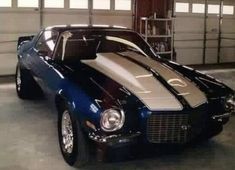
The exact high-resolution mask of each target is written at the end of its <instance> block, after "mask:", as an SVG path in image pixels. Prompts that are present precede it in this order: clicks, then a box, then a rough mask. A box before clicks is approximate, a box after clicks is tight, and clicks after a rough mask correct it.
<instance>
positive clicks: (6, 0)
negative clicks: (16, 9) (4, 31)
mask: <svg viewBox="0 0 235 170" xmlns="http://www.w3.org/2000/svg"><path fill="white" fill-rule="evenodd" d="M11 5H12V4H11V0H1V1H0V7H11Z"/></svg>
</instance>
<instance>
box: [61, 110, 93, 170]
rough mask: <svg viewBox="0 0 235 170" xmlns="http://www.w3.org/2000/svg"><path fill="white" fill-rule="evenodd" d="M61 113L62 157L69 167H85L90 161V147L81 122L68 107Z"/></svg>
mask: <svg viewBox="0 0 235 170" xmlns="http://www.w3.org/2000/svg"><path fill="white" fill-rule="evenodd" d="M59 112H60V113H59V119H58V135H59V144H60V149H61V152H62V155H63V157H64V159H65V161H66V162H67V163H68V164H69V165H71V166H76V167H81V166H84V165H86V164H87V163H88V161H89V157H90V156H89V149H88V148H89V147H88V142H87V140H86V138H85V136H84V133H83V131H82V130H81V127H80V125H79V122H78V121H77V120H76V119H75V118H73V116H72V114H71V112H70V111H69V109H68V108H67V107H66V106H65V107H64V108H63V109H61V111H59Z"/></svg>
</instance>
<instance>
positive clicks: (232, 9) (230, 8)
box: [223, 5, 234, 15]
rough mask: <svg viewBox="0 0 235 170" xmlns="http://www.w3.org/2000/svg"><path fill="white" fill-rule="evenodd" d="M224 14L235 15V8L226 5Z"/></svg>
mask: <svg viewBox="0 0 235 170" xmlns="http://www.w3.org/2000/svg"><path fill="white" fill-rule="evenodd" d="M223 14H225V15H233V14H234V6H232V5H224V6H223Z"/></svg>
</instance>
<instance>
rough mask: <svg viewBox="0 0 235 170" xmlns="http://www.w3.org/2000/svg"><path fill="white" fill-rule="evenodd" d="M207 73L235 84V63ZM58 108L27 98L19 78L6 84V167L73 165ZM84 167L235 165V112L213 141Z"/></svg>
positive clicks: (2, 166) (2, 88)
mask: <svg viewBox="0 0 235 170" xmlns="http://www.w3.org/2000/svg"><path fill="white" fill-rule="evenodd" d="M207 73H209V74H211V75H212V76H214V77H216V78H218V79H220V80H222V81H224V82H225V83H226V84H228V85H229V86H231V87H232V88H233V89H235V69H228V70H209V71H207ZM56 127H57V125H56V114H55V113H53V111H52V110H51V109H50V108H49V107H48V106H47V103H46V102H45V101H22V100H20V99H18V98H17V96H16V92H15V86H14V84H13V83H10V82H7V81H4V83H2V84H0V170H71V169H74V168H71V167H69V166H68V165H67V164H66V163H65V162H64V160H63V158H62V156H61V154H60V150H59V146H58V141H57V129H56ZM82 169H102V170H104V169H108V170H110V169H112V170H115V169H122V170H127V169H128V170H129V169H131V170H132V169H136V170H138V169H148V170H150V169H158V170H181V169H185V170H188V169H195V170H198V169H201V170H206V169H213V170H217V169H218V170H223V169H224V170H230V169H235V117H234V116H233V117H232V118H231V121H230V122H229V124H228V125H226V126H225V128H224V132H223V133H222V134H220V135H219V136H217V137H215V138H213V139H212V140H210V141H209V142H205V143H201V144H197V145H193V146H189V147H187V148H185V149H184V150H182V151H180V152H174V151H173V152H170V153H169V152H167V153H164V152H163V153H160V154H158V153H156V155H155V156H154V157H150V158H143V159H135V160H129V161H122V162H116V163H93V164H92V165H90V166H87V167H86V168H82Z"/></svg>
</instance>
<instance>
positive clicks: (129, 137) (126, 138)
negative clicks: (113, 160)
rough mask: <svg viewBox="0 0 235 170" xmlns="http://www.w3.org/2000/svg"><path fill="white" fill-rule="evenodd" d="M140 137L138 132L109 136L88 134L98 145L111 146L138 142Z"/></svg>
mask: <svg viewBox="0 0 235 170" xmlns="http://www.w3.org/2000/svg"><path fill="white" fill-rule="evenodd" d="M140 137H141V133H140V132H134V133H129V134H119V135H110V136H100V135H96V134H95V133H90V134H89V138H90V139H91V140H93V141H95V142H96V143H97V144H98V145H102V146H106V147H112V148H113V147H114V148H115V147H124V146H129V145H134V144H136V143H138V141H139V139H140Z"/></svg>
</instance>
